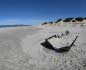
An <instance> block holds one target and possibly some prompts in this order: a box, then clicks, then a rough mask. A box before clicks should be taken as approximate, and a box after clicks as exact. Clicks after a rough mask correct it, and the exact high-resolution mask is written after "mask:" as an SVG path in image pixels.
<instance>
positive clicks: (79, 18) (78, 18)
mask: <svg viewBox="0 0 86 70" xmlns="http://www.w3.org/2000/svg"><path fill="white" fill-rule="evenodd" d="M75 20H77V21H80V22H81V21H83V20H84V18H82V17H77V18H75Z"/></svg>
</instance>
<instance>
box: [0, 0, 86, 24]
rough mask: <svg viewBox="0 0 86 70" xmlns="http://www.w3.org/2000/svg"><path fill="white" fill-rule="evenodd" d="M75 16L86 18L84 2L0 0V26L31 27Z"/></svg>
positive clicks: (85, 4)
mask: <svg viewBox="0 0 86 70" xmlns="http://www.w3.org/2000/svg"><path fill="white" fill-rule="evenodd" d="M77 16H82V17H85V16H86V0H0V25H2V24H30V25H33V24H38V23H42V22H45V21H55V20H57V19H58V18H66V17H77Z"/></svg>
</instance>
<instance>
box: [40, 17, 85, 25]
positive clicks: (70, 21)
mask: <svg viewBox="0 0 86 70" xmlns="http://www.w3.org/2000/svg"><path fill="white" fill-rule="evenodd" d="M67 23H68V24H72V25H74V24H81V26H83V25H86V17H84V18H83V17H76V18H73V17H69V18H65V19H58V20H56V21H54V22H53V21H52V22H44V23H42V25H67Z"/></svg>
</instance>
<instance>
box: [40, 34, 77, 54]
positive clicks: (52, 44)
mask: <svg viewBox="0 0 86 70" xmlns="http://www.w3.org/2000/svg"><path fill="white" fill-rule="evenodd" d="M77 38H78V35H77V36H76V37H75V39H74V40H73V41H72V40H71V43H67V42H65V41H64V40H62V39H61V38H59V36H58V35H53V36H51V37H49V38H47V39H45V41H44V42H42V43H41V45H42V46H43V47H45V48H47V49H50V50H54V51H55V52H58V53H63V52H68V51H69V50H70V48H71V47H72V46H73V45H74V43H75V42H76V40H77Z"/></svg>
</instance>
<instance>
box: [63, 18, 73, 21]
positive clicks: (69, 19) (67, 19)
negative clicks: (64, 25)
mask: <svg viewBox="0 0 86 70" xmlns="http://www.w3.org/2000/svg"><path fill="white" fill-rule="evenodd" d="M72 19H73V18H66V19H64V20H63V22H70V21H71V20H72Z"/></svg>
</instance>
